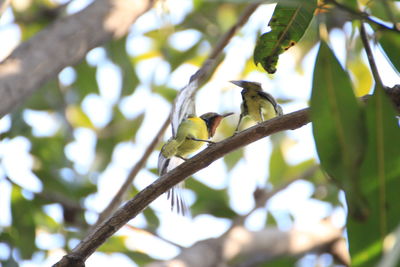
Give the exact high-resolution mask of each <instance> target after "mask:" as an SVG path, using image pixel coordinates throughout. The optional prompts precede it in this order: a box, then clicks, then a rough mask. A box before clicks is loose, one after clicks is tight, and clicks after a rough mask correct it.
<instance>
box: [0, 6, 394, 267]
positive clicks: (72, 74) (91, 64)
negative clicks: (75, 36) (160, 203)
mask: <svg viewBox="0 0 400 267" xmlns="http://www.w3.org/2000/svg"><path fill="white" fill-rule="evenodd" d="M77 2H79V1H62V2H61V3H60V2H58V1H51V0H35V1H20V0H19V1H17V0H14V1H12V3H11V6H10V9H8V10H7V13H8V16H9V15H10V14H12V15H11V17H12V19H11V20H10V24H13V25H16V26H17V27H18V31H19V33H20V36H19V39H20V41H21V42H22V41H25V40H27V39H29V38H31V37H32V36H34V35H35V33H37V32H38V31H40V30H41V29H43V28H44V27H46V26H48V25H50V24H51V23H52V22H53V21H54V20H56V19H57V18H60V17H62V16H65V15H67V14H70V13H73V12H76V9H75V8H74V6H75V5H77ZM170 2H172V1H168V0H165V1H158V2H157V4H156V7H155V8H154V9H152V10H151V11H150V12H149V13H150V15H148V16H150V19H149V18H147V19H146V20H145V19H143V20H141V19H139V20H138V21H137V23H136V24H135V25H133V27H132V30H131V32H130V34H129V35H128V36H126V37H124V38H121V39H119V40H113V41H111V42H109V43H107V44H105V45H104V46H103V47H99V48H96V49H94V50H93V51H90V52H89V53H88V55H87V57H86V59H84V60H82V61H81V62H80V63H79V64H77V65H76V66H70V67H68V68H66V69H64V70H63V71H62V72H61V73H60V75H58V77H56V78H54V79H52V80H50V81H48V82H47V83H46V84H45V85H44V86H43V88H41V89H40V90H39V91H38V92H36V93H35V94H34V95H33V96H32V97H31V98H29V100H28V101H26V103H25V104H24V105H23V106H22V107H18V108H17V109H16V110H14V112H13V113H12V114H9V115H7V116H6V117H5V118H3V119H2V120H3V122H2V125H3V126H2V128H1V130H0V131H1V141H0V142H1V143H0V160H1V165H0V180H1V186H2V187H3V191H2V192H3V194H4V192H8V194H6V195H8V196H9V197H8V198H9V199H8V200H7V201H3V203H9V205H8V206H7V207H3V208H4V209H7V210H10V211H11V213H10V214H9V216H8V217H9V219H8V220H7V219H3V220H2V221H1V223H2V225H0V230H1V232H0V250H2V252H1V253H0V257H1V258H0V260H1V261H2V265H3V266H17V265H18V264H21V263H24V261H25V260H29V259H32V262H33V263H37V262H39V263H43V262H45V261H46V259H47V258H49V257H51V255H53V254H54V251H57V250H60V249H63V250H65V251H69V250H71V249H72V248H73V247H74V246H75V245H76V244H77V240H80V239H81V238H83V237H84V235H85V233H86V232H87V230H88V229H89V227H90V224H92V223H94V222H95V218H96V217H97V214H98V213H99V212H101V209H100V210H98V209H96V210H93V203H91V202H93V201H95V200H96V195H97V194H99V193H100V192H99V191H101V189H100V186H104V185H101V184H99V181H100V180H101V177H102V175H104V174H105V173H107V172H108V171H110V169H112V168H113V165H115V162H114V161H115V159H116V158H118V157H117V154H118V151H120V149H122V148H121V147H122V146H125V147H128V148H126V149H127V150H128V151H130V152H131V153H134V155H133V154H132V158H131V159H130V160H128V162H129V163H128V164H127V163H123V164H125V165H123V169H124V171H120V172H116V174H114V175H118V176H121V177H119V179H118V181H120V180H123V179H125V177H126V176H127V172H128V171H129V169H130V167H129V166H133V164H134V163H135V162H136V160H137V159H139V158H140V157H141V154H142V153H143V151H144V147H145V146H146V145H147V144H138V141H137V138H136V137H137V134H138V132H139V131H141V130H142V129H143V128H145V129H146V134H147V137H148V140H150V139H152V138H153V137H154V135H155V134H156V132H157V131H158V130H159V128H160V126H161V122H162V121H163V120H165V118H166V117H167V114H168V112H169V111H168V110H167V111H166V110H162V111H160V114H158V116H159V118H158V120H157V123H156V122H154V121H149V116H150V115H149V105H150V103H148V101H149V99H153V98H154V97H155V98H157V101H161V102H163V103H166V106H168V107H169V106H170V105H171V104H172V101H173V99H174V97H175V96H176V94H177V90H179V89H180V87H181V86H182V85H185V84H186V83H187V81H188V79H189V77H190V75H192V74H193V73H194V71H192V70H196V69H197V68H198V67H199V66H200V65H201V64H202V63H203V61H204V59H205V58H206V57H207V56H208V53H209V52H210V50H211V49H212V48H213V46H214V45H215V44H216V42H217V41H218V39H219V37H220V36H222V35H223V34H224V33H225V32H226V31H227V30H228V29H229V28H230V27H231V26H232V25H233V24H234V23H235V22H236V21H237V18H238V17H239V16H240V14H241V13H242V12H243V10H244V8H245V7H246V6H247V5H249V2H250V1H239V0H237V1H207V0H193V1H190V0H188V1H186V4H185V5H183V6H182V10H181V11H179V12H177V11H176V10H173V9H174V8H176V7H173V6H172V5H171V3H170ZM338 2H340V3H343V4H346V5H347V6H348V7H349V8H355V7H356V6H357V5H359V6H361V7H362V8H363V9H365V11H366V12H368V13H369V14H371V15H372V16H373V17H375V18H378V19H379V20H382V21H385V22H388V23H390V22H392V21H393V20H395V21H398V18H399V15H400V12H399V11H400V9H399V2H398V1H362V0H358V1H356V0H353V1H338ZM384 3H385V4H384ZM387 5H389V6H390V7H389V10H390V12H389V10H388V6H387ZM264 10H265V9H263V11H264ZM354 10H356V9H354ZM175 13H180V15H179V16H178V18H176V17H174V16H172V14H175ZM154 18H156V19H157V22H152V23H153V24H151V23H150V24H151V25H150V26H148V25H145V27H142V26H141V24H146V23H148V22H149V21H151V20H152V19H154ZM267 18H268V19H267ZM353 18H354V17H352V16H349V14H348V13H346V12H345V11H344V10H343V9H338V8H335V5H334V4H331V5H330V6H329V8H328V9H326V10H322V11H321V12H320V13H318V14H317V15H314V18H313V19H312V21H311V24H310V25H309V27H308V30H307V31H306V32H305V35H304V37H303V39H302V40H301V41H300V42H299V43H298V44H297V45H296V46H295V47H294V48H292V49H291V50H290V51H289V52H288V53H291V54H290V57H291V60H293V61H295V63H294V69H295V70H296V72H297V73H300V74H301V73H304V71H305V70H304V60H305V59H306V57H307V55H308V54H309V53H310V51H312V50H313V48H315V46H316V44H317V43H318V42H319V40H320V37H322V38H326V39H329V36H330V34H331V33H332V32H335V33H336V34H338V32H339V35H341V36H342V37H343V40H344V43H342V44H340V45H341V46H342V47H344V50H343V51H344V52H345V54H344V55H342V57H341V58H344V61H342V62H341V63H342V67H344V68H346V70H347V73H348V75H350V78H351V83H352V87H353V89H354V91H355V94H356V95H357V96H362V95H365V94H367V93H369V92H370V91H371V89H372V87H373V79H372V75H371V73H370V70H369V67H368V65H367V61H366V60H365V56H364V54H363V52H362V48H363V46H362V43H361V41H360V38H359V34H358V30H357V29H358V25H359V22H357V21H354V22H352V21H351V20H352V19H353ZM268 20H269V17H268V16H265V17H264V21H263V24H262V25H252V28H251V27H248V28H246V27H245V28H244V30H243V31H240V32H239V34H238V35H237V37H235V38H238V39H243V40H245V41H247V42H250V43H252V44H253V45H255V40H256V38H257V36H259V35H260V33H261V32H265V29H267V28H266V26H267V24H268ZM251 23H252V22H251V20H250V22H249V23H248V24H251ZM2 27H3V26H2ZM267 30H268V29H267ZM372 30H375V32H373V31H372ZM370 32H371V33H373V37H374V38H376V40H375V41H376V42H379V44H380V47H381V49H383V51H384V53H386V55H387V56H388V58H390V59H392V61H391V63H392V64H393V67H394V68H395V69H397V70H399V69H400V62H399V61H398V59H399V57H398V51H400V45H399V43H400V35H399V33H398V32H390V31H384V30H379V29H377V28H376V25H375V24H371V30H370ZM179 34H185V35H183V36H184V37H183V39H182V38H179V36H178V35H179ZM186 34H188V35H186ZM186 36H190V37H186ZM174 38H177V40H178V41H174ZM185 38H188V39H192V40H195V41H191V42H184V41H183V40H184V39H185ZM331 38H332V37H331ZM176 42H178V43H179V42H180V44H178V45H177V44H176ZM244 44H248V43H244ZM253 49H254V46H244V47H242V50H246V51H247V53H245V55H246V56H244V57H243V58H241V59H240V62H239V61H238V63H237V65H238V68H239V69H240V71H239V73H238V74H237V76H239V78H245V77H260V76H261V75H262V76H265V77H267V78H268V79H271V80H273V79H274V77H273V76H267V74H265V73H264V72H263V71H262V70H261V69H260V68H257V67H256V66H254V63H253V59H252V53H253ZM227 51H229V50H227ZM224 56H228V54H227V55H224ZM151 62H153V63H151ZM187 66H191V68H189V71H186V72H185V71H183V69H184V67H187ZM104 69H108V70H109V69H111V70H112V73H111V74H110V73H109V72H107V71H105V70H104ZM280 69H283V70H282V72H284V71H285V66H284V65H282V64H279V63H278V71H279V70H280ZM291 71H292V70H291ZM144 73H145V75H144ZM108 75H110V76H108ZM113 75H114V76H116V78H115V77H112V76H113ZM252 75H253V76H252ZM214 78H215V77H214ZM234 78H238V77H229V76H226V77H222V78H221V79H223V80H226V81H228V80H231V79H234ZM177 79H178V80H179V81H178V82H176V81H175V80H177ZM212 79H213V78H212ZM338 79H340V78H338ZM115 80H118V81H119V84H117V85H115V84H114V85H110V81H115ZM225 86H226V85H225ZM279 86H280V85H279V81H278V82H277V83H276V84H273V88H274V89H273V90H275V91H274V92H276V96H277V98H278V101H279V102H281V103H284V104H283V106H284V108H287V109H289V110H290V109H291V108H292V110H293V109H294V108H293V107H298V106H296V104H295V105H294V106H291V103H293V102H295V103H297V104H298V103H303V104H304V102H305V101H307V100H308V96H306V98H305V101H304V98H303V100H300V101H299V99H298V98H296V97H292V96H291V95H290V94H283V93H280V92H279V89H277V88H278V87H279ZM109 87H111V93H110V88H109ZM291 90H303V89H302V88H291ZM213 94H220V95H224V94H226V88H223V89H221V90H219V89H218V88H215V90H214V91H213ZM235 94H237V95H239V93H238V92H235ZM304 94H307V93H304ZM296 101H297V102H296ZM302 101H303V102H302ZM157 103H158V102H157ZM126 105H128V106H129V108H131V109H133V112H126V111H125V110H124V107H125V106H126ZM93 106H97V108H93ZM303 106H305V105H303ZM151 108H152V109H157V107H151ZM230 108H232V106H231V105H229V104H228V105H226V106H223V107H222V108H221V109H223V110H222V111H231V110H228V109H230ZM225 109H226V110H225ZM238 109H239V108H238V106H237V107H235V110H234V111H236V112H238ZM294 110H295V109H294ZM389 113H390V112H389ZM150 118H154V117H150ZM48 121H49V123H48V124H50V125H51V127H50V128H49V129H47V128H45V129H44V128H43V127H44V126H43V125H46V122H48ZM235 124H236V121H235V119H232V120H226V121H224V122H223V123H222V124H221V126H220V129H219V134H218V136H217V138H220V139H222V138H226V137H228V136H229V135H231V134H232V132H233V129H234V127H235ZM146 127H147V128H146ZM143 131H144V130H143ZM149 133H150V134H149ZM168 137H169V130H168V131H167V133H166V134H165V138H164V140H165V139H166V138H168ZM78 139H79V140H78ZM293 143H294V140H293V138H291V136H290V135H288V134H286V133H280V134H277V135H275V136H273V137H272V138H271V151H270V152H268V153H270V157H269V159H268V162H265V166H268V172H267V173H265V179H264V180H263V184H258V187H261V188H263V189H265V190H267V191H271V192H272V191H274V190H277V189H279V188H280V187H286V186H287V185H288V184H291V183H293V182H295V181H297V180H303V181H307V184H308V185H309V186H310V188H312V192H311V194H310V196H309V198H310V199H315V200H318V201H321V202H324V203H325V204H327V205H328V206H329V210H330V211H334V210H335V209H337V208H340V209H342V208H343V201H341V200H340V194H339V189H338V187H337V186H336V185H335V184H334V183H332V182H331V181H330V178H329V177H327V176H326V174H325V173H324V172H323V171H321V170H320V169H319V168H317V169H316V171H315V172H313V173H312V174H310V175H309V176H307V177H302V174H304V173H305V172H307V170H309V169H310V168H311V167H313V166H315V165H316V164H317V160H316V159H313V158H304V157H303V159H302V160H297V162H296V163H293V162H291V161H290V160H289V159H288V158H289V156H288V151H290V149H288V147H290V146H291V145H293ZM12 144H14V145H17V146H18V147H22V148H21V149H20V150H14V149H13V151H8V150H7V147H13V146H12ZM135 146H140V148H139V149H135V148H134V147H135ZM160 147H161V144H159V145H158V146H157V149H156V151H154V152H153V154H152V156H151V157H150V160H149V162H148V163H147V164H146V166H145V167H144V170H142V171H141V172H140V173H139V176H140V175H146V177H151V178H149V179H150V180H147V182H148V183H150V182H151V181H154V180H155V179H156V178H157V176H156V175H155V173H156V170H155V166H156V164H155V159H156V157H157V155H158V152H159V149H160ZM312 149H313V148H310V150H312ZM11 152H13V153H15V154H16V155H14V156H11ZM393 153H394V152H393ZM81 157H83V158H84V160H81V159H80V158H81ZM246 158H247V155H246V148H244V149H241V150H238V151H235V152H233V153H231V154H229V155H227V156H225V157H224V160H223V164H224V168H225V170H224V171H225V172H226V175H227V176H228V177H229V175H230V173H232V172H234V171H235V167H236V166H237V164H238V163H239V162H243V161H245V162H246ZM299 158H302V157H301V155H299ZM82 162H83V163H82ZM19 165H20V166H19ZM252 171H253V172H257V170H252ZM249 173H251V172H249ZM249 176H250V175H249ZM19 177H23V178H22V179H21V178H19ZM24 177H28V178H29V179H28V180H29V181H33V183H34V184H35V186H29V185H27V182H26V180H25V181H24ZM109 178H110V177H109ZM111 178H112V177H111ZM243 179H250V177H243ZM118 183H119V182H118ZM6 186H7V188H10V190H8V191H7V190H6V189H4V188H6ZM186 186H187V189H188V191H189V192H190V194H192V195H194V197H193V201H192V202H191V212H192V216H193V218H196V216H199V215H201V214H208V215H210V216H212V217H215V218H224V219H226V220H228V221H232V220H234V219H235V218H238V217H239V216H240V215H241V214H240V212H239V211H238V210H237V209H235V208H234V207H233V206H232V199H231V198H232V197H233V196H232V193H231V191H230V188H229V184H226V185H225V186H224V187H220V188H215V187H213V186H211V185H209V184H206V183H204V182H203V181H201V180H200V179H196V175H195V177H194V178H190V179H188V181H187V185H186ZM142 188H143V186H142V185H138V184H136V183H133V184H132V186H131V188H130V189H129V196H130V197H132V196H134V195H135V194H136V193H137V192H139V191H140V190H141V189H142ZM103 190H106V189H103ZM239 197H245V198H253V196H239ZM3 198H4V197H3ZM109 200H110V199H109V198H108V199H107V200H106V201H103V202H105V203H103V204H102V206H103V207H105V205H107V203H108V201H109ZM256 202H257V197H256V194H255V195H254V205H255V203H256ZM3 206H4V205H3ZM261 206H262V207H261V210H262V212H263V213H264V214H265V226H271V225H278V226H279V227H281V228H285V225H286V226H287V225H288V224H289V225H292V224H293V222H294V220H295V215H293V214H290V212H289V211H288V212H286V213H285V214H280V215H279V216H281V217H284V218H285V220H282V218H279V216H278V215H277V214H276V213H275V214H274V213H271V212H269V210H268V205H266V204H265V203H262V205H261ZM167 212H168V210H167ZM5 214H6V212H2V215H0V216H5ZM160 218H161V213H160V211H159V209H157V208H155V207H153V206H150V207H149V208H147V209H146V210H145V211H144V212H143V217H142V218H141V220H142V224H141V227H140V228H141V229H140V230H141V231H145V232H146V233H151V234H152V235H154V236H155V237H156V238H161V237H160V236H161V234H160V233H159V232H158V229H159V227H160ZM288 221H289V222H288ZM396 225H397V224H396ZM130 231H134V230H132V229H130V228H128V230H127V231H125V232H123V233H121V234H119V235H116V236H114V237H112V238H111V239H110V240H108V241H107V242H106V243H105V244H104V245H103V246H102V247H101V248H100V249H99V251H100V252H103V253H107V254H112V253H123V254H124V255H125V256H127V257H129V258H130V260H131V261H132V262H134V263H136V264H137V265H139V266H142V265H143V264H145V263H148V262H151V261H153V260H155V259H158V258H157V257H156V256H154V254H152V255H150V254H148V253H146V251H143V250H141V249H137V248H132V246H129V245H127V242H126V239H127V236H128V235H129V234H130ZM360 234H362V233H360ZM50 237H51V238H50ZM43 238H50V239H49V240H56V241H53V242H49V244H46V242H44V243H43ZM178 248H179V247H178ZM60 255H62V254H58V257H59V256H60ZM324 258H326V255H324V256H322V260H321V258H320V257H318V256H315V257H314V258H313V261H312V265H307V264H309V263H310V261H309V260H306V262H307V263H304V262H305V260H304V258H301V257H300V259H299V258H295V259H293V258H288V259H283V260H281V261H279V262H276V263H275V265H268V266H292V264H294V262H297V264H299V265H300V266H333V265H334V263H333V262H332V258H330V259H329V260H323V259H324ZM328 258H329V257H328ZM307 259H308V258H307ZM321 262H322V264H323V265H318V264H319V263H321ZM25 263H26V262H25ZM302 264H303V265H302Z"/></svg>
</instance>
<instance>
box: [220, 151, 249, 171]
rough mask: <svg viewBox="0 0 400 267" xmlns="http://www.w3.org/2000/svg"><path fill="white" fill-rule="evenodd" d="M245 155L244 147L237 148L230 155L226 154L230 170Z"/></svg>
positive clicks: (225, 160)
mask: <svg viewBox="0 0 400 267" xmlns="http://www.w3.org/2000/svg"><path fill="white" fill-rule="evenodd" d="M243 156H244V155H243V149H237V150H235V151H233V152H231V153H229V154H228V155H225V157H224V162H225V165H226V168H227V170H228V172H229V171H231V170H232V169H233V168H234V167H235V166H236V164H237V163H238V162H239V161H240V160H241V159H242V158H243Z"/></svg>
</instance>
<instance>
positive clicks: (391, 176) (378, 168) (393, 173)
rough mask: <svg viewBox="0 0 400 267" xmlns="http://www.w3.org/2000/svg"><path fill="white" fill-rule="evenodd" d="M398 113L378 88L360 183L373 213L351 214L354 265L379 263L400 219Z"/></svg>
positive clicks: (369, 108) (371, 101)
mask: <svg viewBox="0 0 400 267" xmlns="http://www.w3.org/2000/svg"><path fill="white" fill-rule="evenodd" d="M395 116H396V112H395V110H394V108H393V106H392V103H391V101H390V100H389V99H387V97H386V96H385V94H384V93H383V90H382V89H380V88H377V89H375V94H374V96H373V97H371V98H370V99H369V100H368V103H367V107H366V120H367V132H368V140H367V142H366V144H365V145H366V148H367V149H366V156H365V160H364V161H363V164H362V166H361V178H362V180H361V182H360V188H361V191H362V193H363V195H364V196H365V197H366V199H367V200H368V208H369V214H368V215H369V216H368V217H367V219H366V220H364V221H361V222H360V221H356V220H354V219H353V218H351V217H350V218H349V219H348V224H347V229H348V236H349V241H350V253H351V255H352V258H353V266H375V264H376V263H377V262H378V260H379V259H380V256H381V255H382V249H383V242H384V238H385V237H386V235H387V234H389V233H390V232H392V231H394V229H395V227H396V226H397V225H398V223H399V221H400V206H399V205H398V201H399V188H400V149H399V148H400V138H399V137H400V128H399V126H398V121H397V119H396V118H395ZM366 233H368V234H366Z"/></svg>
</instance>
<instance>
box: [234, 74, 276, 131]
mask: <svg viewBox="0 0 400 267" xmlns="http://www.w3.org/2000/svg"><path fill="white" fill-rule="evenodd" d="M231 83H233V84H234V85H237V86H239V87H242V88H243V90H242V99H243V102H242V104H241V106H240V110H241V112H240V117H239V122H238V124H237V127H236V130H235V132H237V131H238V129H239V125H240V122H241V121H242V119H243V118H244V117H245V116H249V117H250V118H251V119H252V120H253V121H256V122H263V121H266V120H269V119H272V118H274V117H276V116H281V115H283V111H282V107H281V106H280V105H279V104H278V103H277V102H276V100H275V99H274V97H273V96H272V95H270V94H268V93H267V92H265V91H263V89H262V87H261V84H260V83H258V82H249V81H231Z"/></svg>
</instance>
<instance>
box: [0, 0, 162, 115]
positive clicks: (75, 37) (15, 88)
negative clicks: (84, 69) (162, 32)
mask: <svg viewBox="0 0 400 267" xmlns="http://www.w3.org/2000/svg"><path fill="white" fill-rule="evenodd" d="M154 2H155V0H97V1H94V2H93V3H92V4H91V5H89V6H88V7H87V8H85V9H84V10H82V11H80V12H78V13H76V14H73V15H71V16H68V17H65V18H61V19H59V20H57V21H56V22H55V23H54V24H52V25H50V26H48V27H47V28H45V29H44V30H42V31H41V32H39V33H38V34H36V35H35V36H34V37H32V38H31V39H30V40H28V41H26V42H24V43H22V44H21V45H19V46H18V47H17V48H16V49H15V50H14V51H13V52H12V54H11V55H10V56H9V57H7V58H6V59H5V60H4V61H3V62H1V63H0V118H1V117H3V116H4V115H5V114H7V113H8V112H10V111H11V110H12V109H13V108H14V107H15V106H18V105H19V104H21V103H22V102H23V101H24V100H25V99H26V98H27V97H28V96H30V95H31V94H32V93H33V92H35V91H36V90H37V89H38V88H40V86H41V85H43V84H44V83H45V82H46V81H48V80H49V79H51V78H53V77H54V76H55V75H57V73H59V72H60V71H61V70H62V69H63V68H65V67H67V66H70V65H74V64H76V63H78V62H79V61H80V60H82V59H83V58H84V57H85V55H86V53H87V52H88V51H89V50H91V49H93V48H95V47H97V46H99V45H102V44H104V43H105V42H107V41H109V40H111V39H112V38H113V37H114V38H119V37H121V36H123V35H125V34H126V33H127V32H128V30H129V27H130V26H131V24H132V23H133V22H134V21H135V20H136V19H137V18H138V17H139V16H140V15H142V14H143V13H145V12H146V11H147V10H148V9H149V8H150V7H151V6H152V5H153V3H154Z"/></svg>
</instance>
